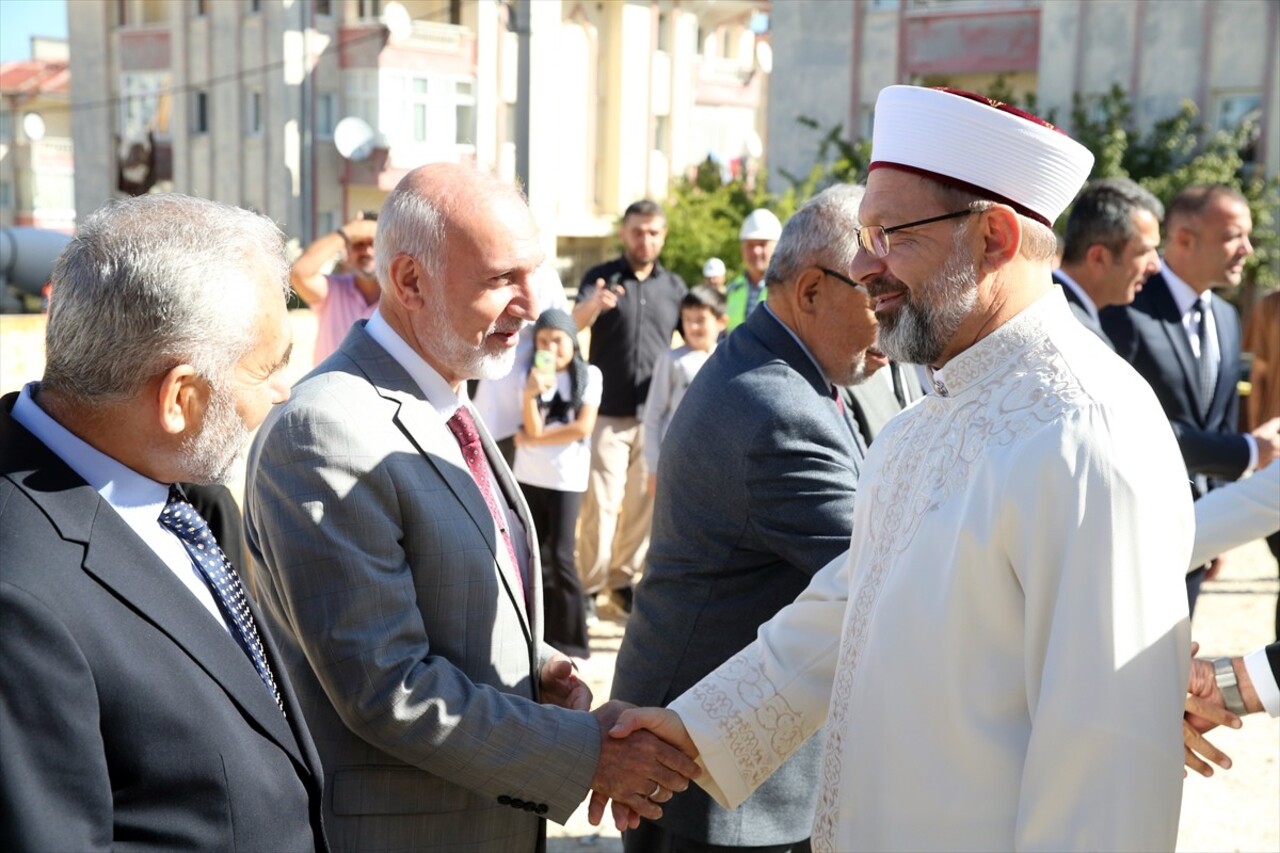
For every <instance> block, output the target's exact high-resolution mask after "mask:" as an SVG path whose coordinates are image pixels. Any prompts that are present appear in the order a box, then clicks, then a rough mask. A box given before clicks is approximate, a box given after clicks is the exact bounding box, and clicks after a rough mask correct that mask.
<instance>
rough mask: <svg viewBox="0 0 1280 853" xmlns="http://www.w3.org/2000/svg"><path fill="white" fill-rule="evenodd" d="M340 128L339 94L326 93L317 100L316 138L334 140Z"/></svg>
mask: <svg viewBox="0 0 1280 853" xmlns="http://www.w3.org/2000/svg"><path fill="white" fill-rule="evenodd" d="M337 126H338V93H337V92H324V93H322V94H321V95H320V96H319V97H318V98H316V136H318V137H320V138H321V139H332V138H333V129H334V128H335V127H337Z"/></svg>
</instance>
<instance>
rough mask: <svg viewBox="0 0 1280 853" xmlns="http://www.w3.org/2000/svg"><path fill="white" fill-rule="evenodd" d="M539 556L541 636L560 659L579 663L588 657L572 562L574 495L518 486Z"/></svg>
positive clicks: (577, 502) (577, 504)
mask: <svg viewBox="0 0 1280 853" xmlns="http://www.w3.org/2000/svg"><path fill="white" fill-rule="evenodd" d="M520 490H521V491H522V492H524V499H525V502H526V503H528V504H529V515H530V516H531V517H532V518H533V526H534V529H536V530H537V531H538V548H539V551H540V553H541V555H542V610H543V614H544V618H543V626H544V627H543V636H544V637H545V639H546V641H547V642H548V643H550V644H551V645H552V646H554V647H555V648H556V649H559V650H560V651H562V652H564V653H565V654H566V655H570V656H571V657H576V658H585V657H588V656H590V654H591V644H590V641H589V639H588V637H587V613H586V603H585V601H584V599H583V597H582V581H581V580H580V579H579V578H578V568H577V566H576V564H575V563H574V559H573V546H574V536H575V534H576V532H577V525H578V510H579V508H581V506H582V495H581V493H579V492H557V491H555V490H553V489H544V488H541V487H539V486H530V485H529V484H528V483H521V484H520Z"/></svg>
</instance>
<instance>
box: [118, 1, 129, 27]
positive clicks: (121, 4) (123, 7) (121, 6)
mask: <svg viewBox="0 0 1280 853" xmlns="http://www.w3.org/2000/svg"><path fill="white" fill-rule="evenodd" d="M115 10H116V20H115V24H116V26H117V27H123V26H124V25H125V24H127V23H129V0H116V3H115Z"/></svg>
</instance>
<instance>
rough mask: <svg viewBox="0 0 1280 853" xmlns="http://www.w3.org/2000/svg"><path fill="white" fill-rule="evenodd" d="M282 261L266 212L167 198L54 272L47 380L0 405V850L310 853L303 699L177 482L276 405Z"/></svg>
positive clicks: (81, 237) (317, 778)
mask: <svg viewBox="0 0 1280 853" xmlns="http://www.w3.org/2000/svg"><path fill="white" fill-rule="evenodd" d="M287 269H288V262H287V260H286V255H285V249H284V240H283V236H282V235H281V234H280V232H279V230H278V229H277V228H276V227H275V226H274V225H273V224H272V223H271V222H270V221H269V220H267V219H266V218H264V217H259V216H257V215H254V214H251V213H248V212H246V211H243V210H238V209H236V208H232V207H227V206H224V205H220V204H215V203H213V202H209V201H203V200H200V199H193V198H187V197H184V196H165V195H148V196H142V197H140V198H134V199H129V200H126V201H121V202H116V203H113V204H111V205H109V206H108V207H106V208H104V209H102V210H100V211H98V212H97V213H95V214H94V215H93V216H91V217H89V218H88V219H87V220H86V221H85V222H84V223H83V224H82V225H81V226H80V228H79V231H78V232H77V234H76V237H75V239H73V240H72V241H71V243H70V245H69V246H68V247H67V249H66V251H65V252H64V253H63V255H62V257H61V258H60V259H59V261H58V264H57V267H56V269H55V270H54V273H53V299H52V305H51V310H50V314H49V320H48V332H47V339H46V340H47V347H46V349H47V353H46V356H47V361H46V368H45V374H44V378H43V380H42V381H41V382H33V383H31V384H29V385H27V386H26V387H25V388H24V389H23V390H22V392H21V393H18V394H10V395H8V396H6V397H5V398H4V400H3V401H2V402H0V469H2V470H0V551H3V553H4V560H3V562H2V563H0V648H2V649H3V652H0V791H2V796H0V801H2V802H3V807H2V808H0V848H3V849H6V850H89V849H106V848H108V847H113V848H117V849H122V848H144V847H145V848H151V849H165V850H176V849H193V850H194V849H202V850H233V849H234V850H297V851H301V850H323V849H326V842H325V838H324V834H323V830H322V823H321V816H320V804H321V773H320V761H319V758H318V756H317V754H316V751H315V748H314V746H313V744H312V741H311V738H310V736H309V735H308V733H307V730H306V727H305V725H304V723H303V717H302V708H301V706H300V705H299V703H298V701H297V700H296V699H295V697H294V693H293V690H292V688H291V686H290V682H289V679H288V677H287V675H286V673H285V672H284V670H283V668H282V667H281V665H280V657H279V654H278V652H277V649H276V646H275V644H274V643H273V642H272V638H271V637H270V635H269V634H267V633H266V630H265V626H264V623H263V622H262V620H261V618H260V614H259V612H258V610H257V608H256V607H255V606H254V605H253V603H252V602H251V601H248V600H247V599H246V598H245V596H244V590H243V583H242V581H241V579H240V576H239V572H238V571H237V570H238V568H240V567H237V566H234V565H233V564H231V563H229V562H227V561H226V560H225V557H224V555H223V553H222V551H221V550H220V549H219V548H218V547H217V544H216V542H214V541H213V540H212V539H211V538H210V537H209V536H208V535H207V529H208V528H207V525H206V524H205V522H204V520H203V519H201V518H199V517H198V516H197V515H196V514H195V513H194V511H193V510H192V509H191V506H190V504H189V503H188V502H187V501H186V500H185V496H184V495H183V494H182V492H181V490H180V489H179V488H178V487H176V486H175V483H176V482H177V481H190V482H195V483H208V482H216V481H219V480H220V479H222V478H223V477H224V476H225V474H226V472H227V471H228V469H229V468H230V467H231V466H232V464H234V462H235V460H236V457H237V455H238V454H239V452H240V451H241V450H242V449H243V447H244V443H245V440H246V438H247V437H248V435H249V432H250V430H252V429H253V428H254V427H256V426H257V425H258V424H259V423H260V422H261V421H262V419H263V417H264V416H265V415H266V413H267V410H268V409H270V407H271V406H272V405H273V404H275V403H279V402H281V401H283V400H285V399H287V398H288V396H289V391H288V386H287V385H286V384H285V383H284V381H283V379H282V376H281V370H282V368H283V367H284V366H285V364H286V362H287V361H288V357H289V352H290V349H291V346H292V345H291V335H290V331H289V319H288V314H287V312H286V308H285V296H286V294H287V292H288V285H287V283H286V273H287ZM210 282H216V283H217V286H216V287H212V286H210ZM175 519H180V520H181V523H180V524H179V523H177V522H176V521H175Z"/></svg>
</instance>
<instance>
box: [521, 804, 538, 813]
mask: <svg viewBox="0 0 1280 853" xmlns="http://www.w3.org/2000/svg"><path fill="white" fill-rule="evenodd" d="M524 810H525V811H527V812H532V811H537V810H538V804H537V803H525V804H524Z"/></svg>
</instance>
